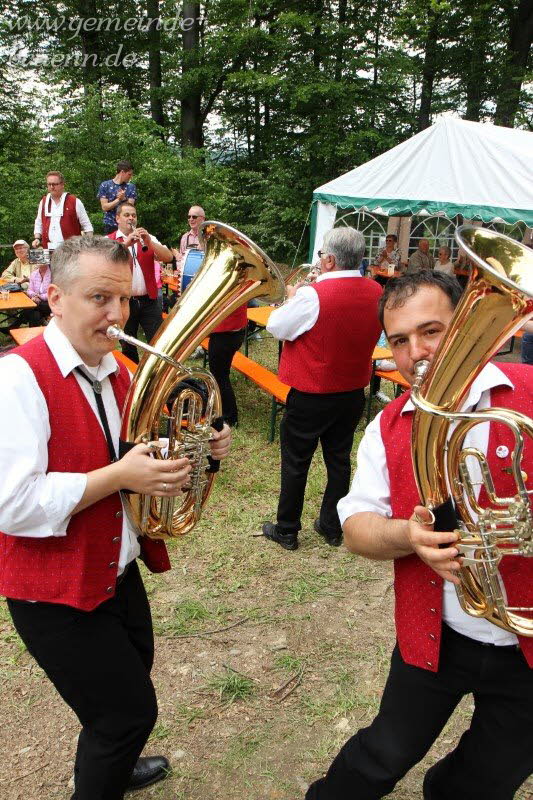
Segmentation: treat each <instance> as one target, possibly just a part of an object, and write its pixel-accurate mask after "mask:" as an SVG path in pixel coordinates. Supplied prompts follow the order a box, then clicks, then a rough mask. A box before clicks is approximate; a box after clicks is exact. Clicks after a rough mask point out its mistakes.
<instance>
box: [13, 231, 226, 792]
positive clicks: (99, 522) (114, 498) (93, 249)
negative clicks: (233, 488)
mask: <svg viewBox="0 0 533 800" xmlns="http://www.w3.org/2000/svg"><path fill="white" fill-rule="evenodd" d="M130 295H131V270H130V265H129V255H128V251H127V250H126V248H125V247H124V246H123V245H121V244H120V243H118V242H115V241H111V240H110V239H107V238H103V237H98V236H95V237H73V238H70V239H69V240H68V241H66V242H64V243H62V244H61V245H60V246H59V247H58V249H57V250H56V251H55V253H54V255H53V257H52V283H51V284H50V287H49V288H48V301H49V303H50V308H51V309H52V311H53V314H54V318H53V320H52V321H51V322H50V324H49V325H48V326H47V328H46V330H45V332H44V334H43V335H42V336H39V337H37V338H36V339H33V340H32V341H31V342H28V343H27V344H25V345H23V346H22V347H19V348H16V349H15V350H13V351H12V353H10V354H9V355H6V356H5V357H4V358H2V359H1V360H0V381H1V383H2V392H1V393H0V414H2V416H3V418H8V417H9V421H10V425H11V428H12V430H13V432H14V433H13V435H11V436H10V435H9V433H6V435H4V436H3V437H2V440H1V442H0V468H1V471H2V481H1V482H0V530H1V531H3V533H0V594H1V595H3V596H5V597H7V598H8V601H7V603H8V608H9V611H10V613H11V616H12V618H13V622H14V625H15V627H16V629H17V631H18V633H19V635H20V636H21V638H22V640H23V641H24V643H25V644H26V646H27V648H28V650H29V652H30V653H31V654H32V655H33V657H34V658H35V659H36V661H37V662H38V663H39V665H40V666H41V667H42V669H43V670H44V671H45V672H46V674H47V675H48V677H49V678H50V680H51V681H52V683H53V684H54V686H55V687H56V689H57V690H58V692H59V693H60V694H61V696H62V697H63V699H64V700H65V702H66V703H67V704H68V705H69V706H70V707H71V708H72V709H73V711H74V712H75V713H76V715H77V716H78V719H79V720H80V722H81V725H82V730H81V733H80V736H79V740H78V749H77V754H76V761H75V766H74V785H75V788H74V795H73V798H72V800H122V798H123V796H124V792H125V791H126V789H128V788H140V787H142V786H146V785H148V784H150V783H154V782H155V781H157V780H159V779H161V778H164V777H165V775H166V774H167V768H168V762H167V761H166V759H164V758H161V757H153V758H141V759H139V755H140V753H141V751H142V749H143V747H144V745H145V743H146V741H147V739H148V736H149V734H150V732H151V730H152V727H153V725H154V723H155V720H156V717H157V701H156V697H155V691H154V687H153V684H152V680H151V678H150V670H151V666H152V661H153V652H154V642H153V631H152V622H151V617H150V608H149V605H148V600H147V597H146V592H145V590H144V586H143V582H142V579H141V576H140V573H139V569H138V566H137V557H140V558H142V560H143V561H144V562H145V564H146V566H147V567H148V569H149V570H151V571H152V572H163V571H165V570H168V569H169V568H170V563H169V559H168V555H167V551H166V547H165V545H164V543H163V542H162V541H155V540H152V539H147V538H146V537H145V538H141V539H140V540H139V539H138V538H137V534H136V531H135V530H134V529H133V527H132V525H131V524H130V523H129V521H128V519H127V515H126V514H125V513H123V512H124V508H123V501H122V494H121V492H122V490H124V489H130V490H132V491H134V492H138V493H145V494H148V495H153V496H156V497H174V496H176V495H179V494H180V492H181V489H182V487H183V486H184V485H185V484H186V483H187V481H188V475H189V472H190V469H191V467H190V464H189V462H188V459H186V458H182V459H174V460H171V459H164V460H162V459H154V458H152V457H151V452H152V448H151V447H150V445H148V444H138V445H136V446H135V447H133V448H132V449H131V450H130V451H129V452H128V453H127V454H126V455H125V456H124V457H123V458H120V459H117V458H116V454H117V453H118V444H119V432H120V415H121V410H122V406H123V403H124V400H125V397H126V393H127V390H128V386H129V383H130V375H129V373H128V372H127V370H126V369H125V367H124V366H122V365H120V366H119V365H118V364H117V361H116V360H115V357H114V356H113V354H112V352H111V351H112V350H113V347H114V346H115V342H114V340H111V339H109V338H108V336H107V335H106V332H107V328H108V326H110V325H120V326H121V327H122V326H123V325H124V324H125V322H126V321H127V319H128V314H129V300H130ZM213 440H214V441H213V442H212V443H211V444H212V446H211V454H212V456H213V457H214V458H216V459H220V458H223V457H224V456H225V455H226V454H227V452H228V449H229V442H230V432H229V428H227V427H226V428H225V429H224V430H223V431H221V432H220V433H217V432H215V431H213Z"/></svg>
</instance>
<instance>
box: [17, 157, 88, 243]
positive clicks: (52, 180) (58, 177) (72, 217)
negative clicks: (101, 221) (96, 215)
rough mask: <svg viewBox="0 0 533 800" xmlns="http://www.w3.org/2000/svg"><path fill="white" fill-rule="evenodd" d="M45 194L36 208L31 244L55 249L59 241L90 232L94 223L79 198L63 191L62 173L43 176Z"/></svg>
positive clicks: (63, 180)
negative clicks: (44, 177) (46, 192)
mask: <svg viewBox="0 0 533 800" xmlns="http://www.w3.org/2000/svg"><path fill="white" fill-rule="evenodd" d="M46 188H47V189H48V194H45V196H44V197H43V198H42V200H41V202H40V203H39V208H38V209H37V217H36V219H35V226H34V234H33V236H34V238H33V242H32V247H44V248H45V250H46V249H48V250H55V248H56V247H59V245H60V244H61V242H64V241H66V240H67V239H70V238H71V236H79V235H80V234H81V233H92V232H93V226H92V225H91V220H90V219H89V217H88V215H87V212H86V210H85V207H84V205H83V203H82V202H81V200H80V199H79V197H76V196H75V195H73V194H71V193H70V192H65V178H64V177H63V175H62V174H61V172H49V173H48V174H47V176H46Z"/></svg>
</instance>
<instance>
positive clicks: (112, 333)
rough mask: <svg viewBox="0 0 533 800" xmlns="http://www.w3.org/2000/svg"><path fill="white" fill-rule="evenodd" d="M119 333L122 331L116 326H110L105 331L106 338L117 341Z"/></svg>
mask: <svg viewBox="0 0 533 800" xmlns="http://www.w3.org/2000/svg"><path fill="white" fill-rule="evenodd" d="M121 333H122V331H121V329H120V328H119V327H118V325H110V326H109V328H108V329H107V330H106V336H107V337H108V338H109V339H119V338H120V334H121Z"/></svg>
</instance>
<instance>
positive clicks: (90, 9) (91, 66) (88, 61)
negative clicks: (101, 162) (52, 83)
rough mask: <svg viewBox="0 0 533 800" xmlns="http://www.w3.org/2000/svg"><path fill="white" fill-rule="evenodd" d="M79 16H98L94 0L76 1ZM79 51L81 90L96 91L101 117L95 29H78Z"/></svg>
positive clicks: (86, 91) (98, 58) (97, 40)
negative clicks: (81, 74) (80, 59)
mask: <svg viewBox="0 0 533 800" xmlns="http://www.w3.org/2000/svg"><path fill="white" fill-rule="evenodd" d="M77 7H78V9H79V11H78V13H79V16H80V17H95V18H97V17H98V14H99V12H98V10H97V8H96V0H87V1H86V2H81V0H79V2H78V3H77ZM80 39H81V52H82V59H83V61H82V71H83V91H84V94H85V95H86V96H87V95H89V94H92V93H96V94H97V97H98V100H99V106H100V117H101V119H103V98H102V70H101V64H102V55H103V54H102V53H101V52H100V41H99V36H98V32H97V31H91V30H85V29H84V28H82V29H81V30H80Z"/></svg>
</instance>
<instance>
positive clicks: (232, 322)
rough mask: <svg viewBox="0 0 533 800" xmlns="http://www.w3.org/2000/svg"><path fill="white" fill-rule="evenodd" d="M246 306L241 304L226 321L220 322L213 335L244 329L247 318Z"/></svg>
mask: <svg viewBox="0 0 533 800" xmlns="http://www.w3.org/2000/svg"><path fill="white" fill-rule="evenodd" d="M246 308H247V304H246V303H243V305H242V306H239V307H238V308H236V309H235V311H233V312H232V313H231V314H229V316H227V317H226V319H224V320H222V322H221V323H220V325H217V327H216V328H215V330H214V331H213V333H226V332H227V331H240V330H242V328H246V325H247V323H248V317H247V315H246Z"/></svg>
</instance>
